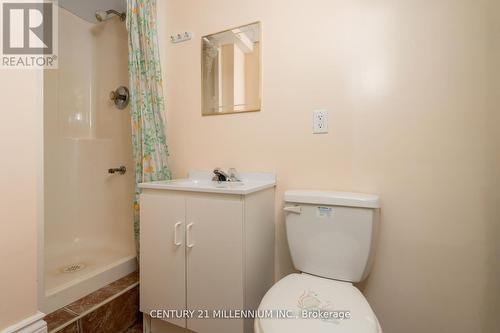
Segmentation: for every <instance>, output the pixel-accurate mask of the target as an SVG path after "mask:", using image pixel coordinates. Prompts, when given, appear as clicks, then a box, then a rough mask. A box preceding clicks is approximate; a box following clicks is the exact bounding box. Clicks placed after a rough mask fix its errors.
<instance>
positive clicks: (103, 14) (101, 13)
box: [95, 9, 125, 22]
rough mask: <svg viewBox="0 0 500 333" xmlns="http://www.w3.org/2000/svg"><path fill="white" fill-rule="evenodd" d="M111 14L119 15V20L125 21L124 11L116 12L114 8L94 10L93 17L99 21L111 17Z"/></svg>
mask: <svg viewBox="0 0 500 333" xmlns="http://www.w3.org/2000/svg"><path fill="white" fill-rule="evenodd" d="M111 15H116V16H119V17H120V20H122V21H125V13H120V12H117V11H116V10H114V9H108V10H96V12H95V18H96V19H97V21H99V22H102V21H106V20H109V19H110V18H111Z"/></svg>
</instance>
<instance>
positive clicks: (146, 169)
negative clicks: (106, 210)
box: [127, 0, 171, 255]
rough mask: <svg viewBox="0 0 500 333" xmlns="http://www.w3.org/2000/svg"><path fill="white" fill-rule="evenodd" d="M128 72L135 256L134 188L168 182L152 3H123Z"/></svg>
mask: <svg viewBox="0 0 500 333" xmlns="http://www.w3.org/2000/svg"><path fill="white" fill-rule="evenodd" d="M127 30H128V72H129V84H130V114H131V120H132V146H133V155H134V156H133V157H134V162H135V181H136V187H135V201H134V232H135V242H136V250H137V255H139V208H140V206H139V194H140V189H139V187H138V186H137V184H139V183H142V182H150V181H156V180H167V179H170V178H171V174H170V170H169V168H168V165H167V157H168V147H167V141H166V137H165V128H164V121H163V113H164V101H163V90H162V89H163V86H162V76H161V67H160V55H159V51H158V41H157V40H158V38H157V25H156V0H127Z"/></svg>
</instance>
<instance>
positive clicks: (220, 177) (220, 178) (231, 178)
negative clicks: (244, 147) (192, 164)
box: [212, 168, 241, 182]
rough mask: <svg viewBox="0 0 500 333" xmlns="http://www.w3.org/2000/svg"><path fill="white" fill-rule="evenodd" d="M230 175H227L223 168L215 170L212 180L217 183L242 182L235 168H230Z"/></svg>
mask: <svg viewBox="0 0 500 333" xmlns="http://www.w3.org/2000/svg"><path fill="white" fill-rule="evenodd" d="M228 173H229V174H228ZM228 173H225V172H224V171H223V170H222V169H221V168H215V169H214V177H213V178H212V180H213V181H217V182H241V180H240V179H239V178H238V176H237V172H236V169H235V168H230V169H229V170H228Z"/></svg>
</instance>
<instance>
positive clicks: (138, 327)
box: [123, 321, 142, 333]
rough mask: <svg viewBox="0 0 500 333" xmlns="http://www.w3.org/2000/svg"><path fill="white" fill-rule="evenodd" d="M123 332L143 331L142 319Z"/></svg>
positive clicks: (136, 332)
mask: <svg viewBox="0 0 500 333" xmlns="http://www.w3.org/2000/svg"><path fill="white" fill-rule="evenodd" d="M123 333H142V321H138V322H137V323H135V324H134V325H132V327H129V328H128V329H127V330H126V331H125V332H123Z"/></svg>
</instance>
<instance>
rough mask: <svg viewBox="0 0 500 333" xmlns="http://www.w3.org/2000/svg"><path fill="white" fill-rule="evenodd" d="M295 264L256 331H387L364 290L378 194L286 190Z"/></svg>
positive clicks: (273, 292) (269, 298) (261, 311)
mask: <svg viewBox="0 0 500 333" xmlns="http://www.w3.org/2000/svg"><path fill="white" fill-rule="evenodd" d="M285 201H286V204H285V208H284V210H285V212H286V214H287V215H286V227H287V237H288V243H289V246H290V253H291V256H292V260H293V263H294V266H295V268H296V269H297V270H299V271H301V272H302V273H301V274H290V275H288V276H286V277H284V278H283V279H281V280H280V281H278V282H277V283H276V284H275V285H274V286H272V287H271V288H270V289H269V290H268V292H267V293H266V294H265V296H264V297H263V299H262V301H261V303H260V305H259V308H258V316H257V318H256V319H255V321H254V332H255V333H295V332H297V333H299V332H301V333H323V332H325V333H326V332H328V333H382V329H381V327H380V324H379V322H378V320H377V317H376V316H375V313H374V312H373V310H372V308H371V307H370V305H369V303H368V301H367V300H366V299H365V297H364V296H363V294H362V293H361V292H360V291H359V290H358V289H357V288H356V287H354V286H353V284H352V282H360V281H362V280H363V279H364V278H365V277H366V276H367V275H368V273H369V271H370V267H371V264H372V262H373V248H374V244H375V239H376V237H375V236H376V232H377V228H378V220H379V219H378V216H379V201H378V197H377V196H374V195H367V194H357V193H345V192H320V191H287V192H286V193H285Z"/></svg>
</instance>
